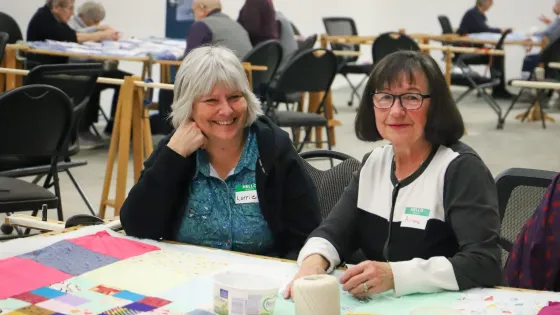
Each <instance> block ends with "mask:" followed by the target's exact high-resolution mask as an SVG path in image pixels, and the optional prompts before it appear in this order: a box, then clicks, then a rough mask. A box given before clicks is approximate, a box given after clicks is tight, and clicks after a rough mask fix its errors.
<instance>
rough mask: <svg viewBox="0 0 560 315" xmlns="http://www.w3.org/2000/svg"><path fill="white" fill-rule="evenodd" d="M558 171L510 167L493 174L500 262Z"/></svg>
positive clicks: (505, 259) (503, 261)
mask: <svg viewBox="0 0 560 315" xmlns="http://www.w3.org/2000/svg"><path fill="white" fill-rule="evenodd" d="M557 174H558V173H557V172H551V171H543V170H536V169H527V168H510V169H507V170H505V171H503V172H502V173H500V174H498V176H496V187H497V190H498V206H499V211H500V221H501V233H500V240H499V242H500V247H501V248H502V264H503V265H505V264H506V262H507V258H508V254H509V252H510V251H511V249H512V247H513V243H514V242H515V239H516V238H517V236H518V235H519V233H520V232H521V229H522V228H523V226H524V225H525V222H527V220H528V219H529V218H530V217H531V216H532V215H533V212H534V211H535V208H536V207H537V206H538V205H539V203H540V201H541V199H542V198H543V196H544V193H545V192H546V190H547V188H548V186H549V185H550V183H551V182H552V180H553V179H554V176H556V175H557Z"/></svg>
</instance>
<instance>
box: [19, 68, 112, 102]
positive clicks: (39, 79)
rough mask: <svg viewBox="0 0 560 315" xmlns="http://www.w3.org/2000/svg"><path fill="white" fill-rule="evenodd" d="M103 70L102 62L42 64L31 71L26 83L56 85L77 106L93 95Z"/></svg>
mask: <svg viewBox="0 0 560 315" xmlns="http://www.w3.org/2000/svg"><path fill="white" fill-rule="evenodd" d="M102 71H103V64H102V63H69V64H54V65H40V66H37V67H35V68H33V69H32V70H31V71H29V74H28V75H27V78H26V83H27V84H47V85H52V86H55V87H57V88H59V89H60V90H62V91H63V92H64V93H66V95H68V97H69V98H70V99H71V100H72V103H73V104H74V106H75V107H76V106H80V105H82V103H84V100H86V99H89V98H90V97H91V94H92V93H93V91H94V89H95V85H96V84H97V78H98V77H99V76H100V75H101V72H102Z"/></svg>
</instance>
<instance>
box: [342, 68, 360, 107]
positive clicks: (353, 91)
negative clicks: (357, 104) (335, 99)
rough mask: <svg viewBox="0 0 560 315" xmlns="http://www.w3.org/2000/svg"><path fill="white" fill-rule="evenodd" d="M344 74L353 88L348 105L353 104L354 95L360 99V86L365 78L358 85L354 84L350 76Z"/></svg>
mask: <svg viewBox="0 0 560 315" xmlns="http://www.w3.org/2000/svg"><path fill="white" fill-rule="evenodd" d="M343 76H344V78H345V79H346V81H348V84H349V85H350V88H351V89H352V92H351V93H350V100H349V101H348V106H352V104H353V103H354V95H355V96H356V98H357V99H358V100H360V94H359V93H358V88H359V87H360V86H361V85H362V83H363V82H364V79H362V81H360V83H359V84H358V85H357V86H354V84H352V81H350V78H348V76H347V75H346V74H344V75H343Z"/></svg>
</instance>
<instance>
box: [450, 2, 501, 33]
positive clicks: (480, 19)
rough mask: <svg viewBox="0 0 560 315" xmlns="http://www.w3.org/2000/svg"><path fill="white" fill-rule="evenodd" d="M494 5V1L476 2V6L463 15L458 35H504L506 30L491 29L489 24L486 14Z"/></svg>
mask: <svg viewBox="0 0 560 315" xmlns="http://www.w3.org/2000/svg"><path fill="white" fill-rule="evenodd" d="M492 4H494V0H476V6H475V7H474V8H471V9H469V10H468V11H467V12H465V15H463V18H462V19H461V24H459V28H458V29H457V34H459V35H468V34H474V33H503V31H504V30H502V29H500V28H497V27H490V26H488V24H487V18H486V15H485V14H484V13H486V12H487V11H488V10H489V9H490V8H491V7H492Z"/></svg>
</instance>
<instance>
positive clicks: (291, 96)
mask: <svg viewBox="0 0 560 315" xmlns="http://www.w3.org/2000/svg"><path fill="white" fill-rule="evenodd" d="M316 41H317V34H314V35H311V36H309V37H307V38H306V39H305V40H304V41H302V42H301V44H299V48H298V50H297V51H296V52H295V53H294V54H293V55H292V57H291V58H290V59H289V60H287V61H286V62H283V63H281V64H280V66H278V70H277V71H276V73H275V74H274V78H273V79H272V80H273V81H276V80H278V78H280V74H281V73H282V71H284V69H285V68H286V66H287V65H288V64H289V63H290V61H291V60H292V59H293V58H295V57H296V56H297V55H298V54H299V53H301V52H303V51H306V50H309V49H313V46H315V42H316ZM274 97H275V98H274V99H273V100H272V101H273V102H274V103H276V104H275V106H278V104H280V103H284V104H286V110H291V109H290V105H291V104H297V106H298V108H299V109H302V108H303V104H300V103H301V97H302V93H299V92H294V93H287V94H282V93H275V94H274Z"/></svg>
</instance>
